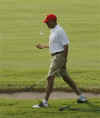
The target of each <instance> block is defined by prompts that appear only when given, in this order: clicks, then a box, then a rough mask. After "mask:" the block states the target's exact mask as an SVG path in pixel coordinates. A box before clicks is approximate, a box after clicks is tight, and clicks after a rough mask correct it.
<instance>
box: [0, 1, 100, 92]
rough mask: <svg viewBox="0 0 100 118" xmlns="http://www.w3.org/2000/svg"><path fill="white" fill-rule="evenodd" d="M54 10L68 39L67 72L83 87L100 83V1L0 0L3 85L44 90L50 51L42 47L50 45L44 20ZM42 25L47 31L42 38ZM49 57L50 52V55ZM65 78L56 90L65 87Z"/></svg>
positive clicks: (86, 87)
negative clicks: (36, 45)
mask: <svg viewBox="0 0 100 118" xmlns="http://www.w3.org/2000/svg"><path fill="white" fill-rule="evenodd" d="M48 13H55V14H57V16H58V19H59V24H61V26H62V27H64V29H65V31H67V33H68V36H69V39H70V42H71V43H70V52H69V61H68V71H69V73H70V75H71V76H72V78H73V79H74V80H75V81H76V83H77V84H78V85H79V87H80V88H84V89H91V90H94V89H99V88H100V87H99V86H100V81H99V78H100V51H99V50H100V46H99V45H100V1H99V0H95V1H91V0H84V1H82V0H67V1H66V0H61V1H60V0H59V1H58V0H48V1H47V0H34V1H32V0H15V1H14V0H0V89H9V90H11V89H12V90H13V89H17V90H18V89H21V88H25V87H27V86H31V85H32V84H34V85H35V88H45V76H46V75H47V72H48V68H49V64H50V55H49V51H48V50H43V51H42V50H38V49H36V48H35V44H37V43H48V34H49V30H48V29H47V27H46V26H45V25H43V24H42V23H41V21H42V20H43V18H44V16H45V14H48ZM40 29H42V30H43V31H44V33H45V35H44V36H40V35H39V33H40ZM48 55H49V56H48ZM64 87H66V85H65V84H64V82H63V81H62V80H61V79H57V80H56V84H55V88H64Z"/></svg>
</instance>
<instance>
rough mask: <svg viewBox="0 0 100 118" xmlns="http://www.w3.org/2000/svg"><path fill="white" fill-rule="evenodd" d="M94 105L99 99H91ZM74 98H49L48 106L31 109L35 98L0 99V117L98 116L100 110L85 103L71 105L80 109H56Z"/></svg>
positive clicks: (63, 117)
mask: <svg viewBox="0 0 100 118" xmlns="http://www.w3.org/2000/svg"><path fill="white" fill-rule="evenodd" d="M90 101H91V102H93V103H94V104H95V105H97V106H99V105H100V100H99V99H91V100H90ZM74 102H75V100H59V99H58V100H51V101H50V102H49V104H50V106H49V107H48V108H47V109H46V108H41V109H32V108H31V107H32V105H33V104H36V103H38V101H37V100H14V99H0V118H11V117H13V118H28V117H29V118H51V117H54V118H66V117H68V118H73V117H74V118H89V117H91V118H94V117H95V118H99V116H100V111H95V108H93V107H91V106H88V105H86V104H79V105H78V104H77V105H72V108H80V111H71V110H65V111H62V112H61V111H58V109H59V108H60V107H61V106H65V105H69V104H72V103H74Z"/></svg>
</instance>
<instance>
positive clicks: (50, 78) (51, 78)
mask: <svg viewBox="0 0 100 118" xmlns="http://www.w3.org/2000/svg"><path fill="white" fill-rule="evenodd" d="M54 78H55V76H54V75H52V76H48V77H47V80H54Z"/></svg>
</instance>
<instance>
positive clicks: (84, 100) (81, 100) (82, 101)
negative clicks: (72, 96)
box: [77, 96, 88, 103]
mask: <svg viewBox="0 0 100 118" xmlns="http://www.w3.org/2000/svg"><path fill="white" fill-rule="evenodd" d="M86 102H88V100H87V98H86V97H84V96H80V98H79V99H78V100H77V103H86Z"/></svg>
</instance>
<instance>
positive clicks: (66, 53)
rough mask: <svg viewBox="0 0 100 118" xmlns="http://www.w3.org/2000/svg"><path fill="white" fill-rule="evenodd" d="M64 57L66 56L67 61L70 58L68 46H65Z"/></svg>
mask: <svg viewBox="0 0 100 118" xmlns="http://www.w3.org/2000/svg"><path fill="white" fill-rule="evenodd" d="M64 55H65V59H66V60H67V57H68V44H66V45H64Z"/></svg>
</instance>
